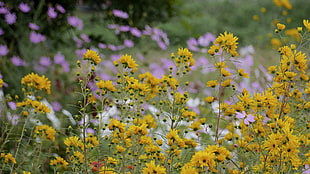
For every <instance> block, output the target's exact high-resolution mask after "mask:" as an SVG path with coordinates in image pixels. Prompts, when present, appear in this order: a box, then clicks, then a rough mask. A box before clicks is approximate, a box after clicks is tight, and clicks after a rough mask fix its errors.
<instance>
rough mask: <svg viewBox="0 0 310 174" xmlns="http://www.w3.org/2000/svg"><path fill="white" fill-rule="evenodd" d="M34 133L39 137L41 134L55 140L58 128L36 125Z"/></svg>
mask: <svg viewBox="0 0 310 174" xmlns="http://www.w3.org/2000/svg"><path fill="white" fill-rule="evenodd" d="M34 133H35V134H34V137H38V136H39V135H40V136H41V137H42V138H47V139H50V140H51V141H55V134H56V130H55V129H54V128H52V127H50V126H48V125H40V126H36V128H35V130H34Z"/></svg>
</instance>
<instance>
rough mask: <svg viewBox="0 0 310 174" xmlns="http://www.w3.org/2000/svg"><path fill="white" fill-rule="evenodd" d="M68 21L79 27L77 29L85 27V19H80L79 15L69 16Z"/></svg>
mask: <svg viewBox="0 0 310 174" xmlns="http://www.w3.org/2000/svg"><path fill="white" fill-rule="evenodd" d="M67 21H68V23H69V24H70V25H71V26H73V27H77V29H79V30H82V29H83V21H82V20H81V19H79V18H78V17H76V16H68V18H67Z"/></svg>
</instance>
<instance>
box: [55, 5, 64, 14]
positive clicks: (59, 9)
mask: <svg viewBox="0 0 310 174" xmlns="http://www.w3.org/2000/svg"><path fill="white" fill-rule="evenodd" d="M56 9H57V10H58V11H59V12H60V13H66V10H65V9H64V7H63V6H61V5H59V4H56Z"/></svg>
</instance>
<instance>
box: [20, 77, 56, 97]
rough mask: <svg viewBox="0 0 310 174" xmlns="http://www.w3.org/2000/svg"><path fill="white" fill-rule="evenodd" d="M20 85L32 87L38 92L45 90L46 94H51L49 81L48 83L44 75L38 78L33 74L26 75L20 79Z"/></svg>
mask: <svg viewBox="0 0 310 174" xmlns="http://www.w3.org/2000/svg"><path fill="white" fill-rule="evenodd" d="M21 84H22V85H27V86H28V87H34V88H36V89H38V90H42V89H45V91H46V93H47V94H50V93H51V81H49V80H48V78H47V77H45V76H44V75H42V76H39V75H38V74H35V73H30V74H27V75H26V76H24V77H23V78H22V80H21Z"/></svg>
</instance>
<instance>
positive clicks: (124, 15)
mask: <svg viewBox="0 0 310 174" xmlns="http://www.w3.org/2000/svg"><path fill="white" fill-rule="evenodd" d="M112 13H113V15H114V16H116V17H119V18H123V19H127V18H128V17H129V16H128V13H126V12H124V11H121V10H116V9H115V10H112Z"/></svg>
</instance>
